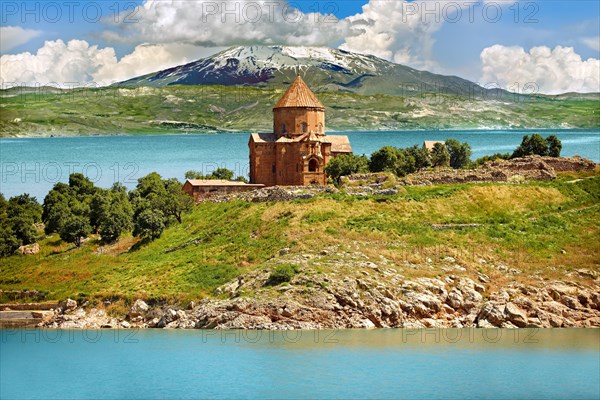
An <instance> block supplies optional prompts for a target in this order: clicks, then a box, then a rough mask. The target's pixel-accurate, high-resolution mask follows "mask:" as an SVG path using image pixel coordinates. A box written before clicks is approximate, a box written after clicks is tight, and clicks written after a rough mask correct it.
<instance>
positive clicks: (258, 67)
mask: <svg viewBox="0 0 600 400" xmlns="http://www.w3.org/2000/svg"><path fill="white" fill-rule="evenodd" d="M298 73H300V74H301V75H302V77H303V78H304V80H305V81H306V82H307V83H308V84H309V86H310V87H311V88H312V89H313V90H327V91H344V92H352V93H359V94H369V95H370V94H392V95H412V94H418V93H422V92H438V93H446V94H461V95H464V94H475V95H477V93H482V92H484V91H485V90H484V89H483V88H481V87H480V86H478V85H476V84H475V83H473V82H470V81H468V80H465V79H461V78H458V77H454V76H443V75H436V74H433V73H430V72H426V71H418V70H416V69H413V68H410V67H407V66H404V65H399V64H394V63H392V62H389V61H386V60H383V59H380V58H378V57H375V56H371V55H364V54H357V53H351V52H348V51H344V50H339V49H331V48H325V47H291V46H239V47H232V48H230V49H227V50H224V51H222V52H220V53H218V54H215V55H213V56H211V57H207V58H203V59H200V60H198V61H194V62H192V63H189V64H185V65H181V66H178V67H174V68H169V69H166V70H164V71H160V72H156V73H152V74H148V75H144V76H140V77H137V78H133V79H130V80H128V81H125V82H121V83H120V84H119V85H124V86H157V87H158V86H167V85H228V86H231V85H248V86H259V87H266V86H280V85H288V84H289V83H291V82H292V81H293V80H294V77H295V76H296V74H298Z"/></svg>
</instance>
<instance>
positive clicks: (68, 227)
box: [59, 215, 92, 247]
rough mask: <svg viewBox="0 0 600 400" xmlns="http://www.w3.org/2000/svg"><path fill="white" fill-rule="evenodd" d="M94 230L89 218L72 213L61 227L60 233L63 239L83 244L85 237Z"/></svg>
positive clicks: (79, 244)
mask: <svg viewBox="0 0 600 400" xmlns="http://www.w3.org/2000/svg"><path fill="white" fill-rule="evenodd" d="M91 232H92V227H91V226H90V224H89V222H88V219H87V218H85V217H80V216H75V215H72V216H71V217H70V218H69V219H68V220H67V221H66V223H65V224H64V225H63V227H62V228H61V230H60V232H59V235H60V238H61V239H62V240H64V241H65V242H68V243H74V244H75V246H77V247H79V246H81V243H82V242H83V239H84V238H86V237H87V235H89V234H90V233H91Z"/></svg>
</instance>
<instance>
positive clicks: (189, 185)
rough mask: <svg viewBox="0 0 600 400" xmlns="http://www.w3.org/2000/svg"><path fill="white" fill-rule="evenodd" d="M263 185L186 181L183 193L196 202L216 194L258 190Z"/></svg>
mask: <svg viewBox="0 0 600 400" xmlns="http://www.w3.org/2000/svg"><path fill="white" fill-rule="evenodd" d="M262 187H264V185H251V184H248V183H245V182H238V181H226V180H220V179H188V180H187V181H185V184H184V185H183V191H184V192H185V193H187V194H189V195H190V196H192V197H193V198H194V201H195V202H196V203H197V202H198V201H200V200H202V199H204V198H207V197H210V196H214V195H217V194H229V193H234V192H245V191H248V190H254V189H260V188H262Z"/></svg>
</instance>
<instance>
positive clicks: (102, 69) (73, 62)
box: [0, 40, 214, 86]
mask: <svg viewBox="0 0 600 400" xmlns="http://www.w3.org/2000/svg"><path fill="white" fill-rule="evenodd" d="M212 51H214V49H211V50H208V49H205V48H200V47H196V46H193V45H187V44H175V45H167V44H157V45H139V46H137V47H136V48H135V49H134V50H133V52H132V53H130V54H128V55H126V56H124V57H122V58H121V59H120V60H117V56H116V54H115V51H114V49H113V48H112V47H106V48H99V47H98V46H90V44H89V43H88V42H86V41H84V40H71V41H69V42H68V43H65V42H63V41H62V40H56V41H47V42H45V43H44V46H43V47H42V48H40V49H39V50H38V51H37V53H36V54H31V53H28V52H27V53H21V54H16V55H3V56H1V57H0V83H2V85H8V84H18V85H21V84H26V85H35V84H41V85H45V84H48V83H55V84H57V85H59V86H66V85H79V86H81V85H83V84H87V83H91V82H93V83H96V84H97V85H100V86H101V85H109V84H111V83H114V82H117V81H122V80H125V79H128V78H131V77H134V76H138V75H143V74H147V73H150V72H154V71H158V70H161V69H165V68H169V67H172V66H175V65H180V64H184V63H186V62H190V61H193V60H195V59H197V58H200V57H203V56H206V55H209V54H211V53H212Z"/></svg>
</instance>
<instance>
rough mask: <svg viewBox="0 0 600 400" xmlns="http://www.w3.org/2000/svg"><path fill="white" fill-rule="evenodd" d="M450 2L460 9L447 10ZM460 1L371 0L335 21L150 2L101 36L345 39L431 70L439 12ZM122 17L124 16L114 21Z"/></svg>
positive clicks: (210, 4) (230, 1) (215, 40)
mask: <svg viewBox="0 0 600 400" xmlns="http://www.w3.org/2000/svg"><path fill="white" fill-rule="evenodd" d="M449 3H452V4H454V5H455V6H454V7H448V8H446V7H444V8H443V9H442V6H443V5H445V4H449ZM461 4H462V3H458V2H450V1H446V0H443V1H438V2H435V4H433V6H432V3H431V2H429V3H428V2H425V1H411V2H408V1H404V0H397V1H381V0H370V1H369V2H368V3H367V4H366V5H364V6H363V8H362V12H361V13H359V14H356V15H354V16H350V17H347V18H344V19H337V18H336V17H335V16H334V15H328V14H325V13H318V12H312V13H303V12H301V11H299V10H298V9H296V8H294V7H293V5H294V3H293V2H288V1H287V0H282V1H276V2H273V1H252V2H243V1H239V0H225V1H219V2H215V1H213V0H198V1H193V2H184V1H178V0H162V1H153V0H147V1H145V2H144V4H143V5H141V6H139V7H138V8H137V9H136V13H135V18H138V19H139V20H140V23H133V24H114V26H113V29H112V30H108V31H105V32H104V33H103V38H104V39H105V40H108V41H113V42H125V43H138V42H149V43H175V42H177V43H190V44H194V45H198V46H232V45H249V44H252V45H256V44H258V45H260V44H263V45H273V44H275V45H292V46H294V45H303V46H331V47H336V46H338V45H340V44H341V46H340V48H342V49H344V50H348V51H355V52H360V53H368V54H373V55H376V56H378V57H381V58H384V59H387V60H390V61H394V62H398V63H403V64H408V65H410V66H413V67H417V68H428V67H432V66H433V65H434V63H433V57H432V48H433V45H434V43H435V41H434V39H433V34H434V32H435V31H437V30H438V29H439V28H440V27H441V25H442V24H443V21H444V15H442V13H452V11H453V10H455V9H457V8H458V7H463V5H461ZM441 5H442V6H441ZM323 11H325V9H323ZM432 11H433V12H432ZM127 13H128V14H129V13H130V11H128V12H127ZM432 14H433V15H432ZM125 17H126V14H123V15H122V18H117V20H122V19H123V18H125Z"/></svg>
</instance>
